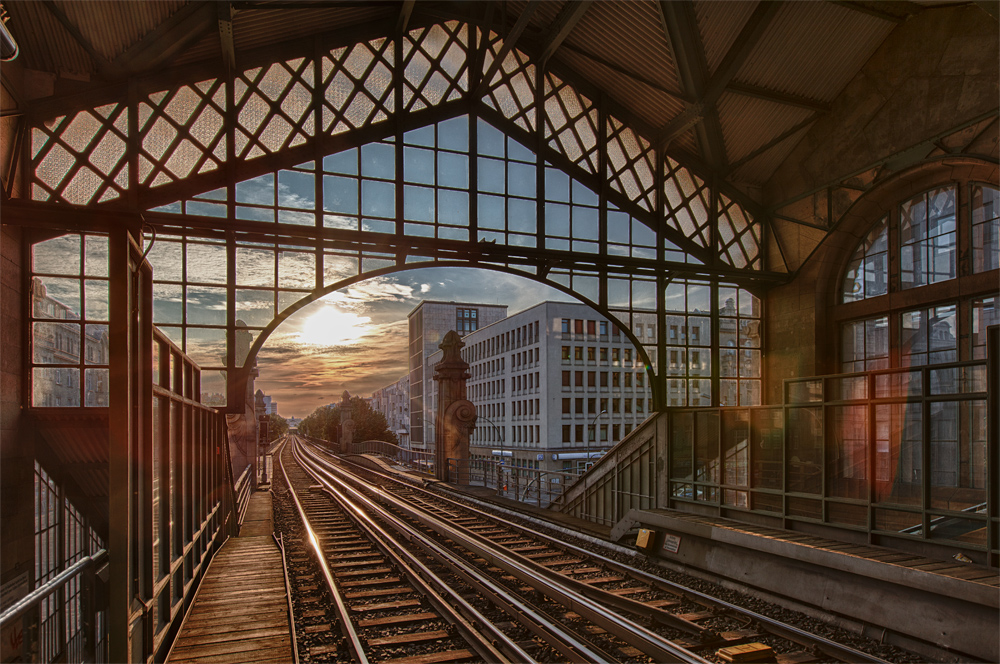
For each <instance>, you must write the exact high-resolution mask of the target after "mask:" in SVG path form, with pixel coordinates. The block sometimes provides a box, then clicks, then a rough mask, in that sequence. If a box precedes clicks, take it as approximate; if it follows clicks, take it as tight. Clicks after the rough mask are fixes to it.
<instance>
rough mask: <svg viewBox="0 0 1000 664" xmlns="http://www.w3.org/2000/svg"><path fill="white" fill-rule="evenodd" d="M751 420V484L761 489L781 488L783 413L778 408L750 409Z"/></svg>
mask: <svg viewBox="0 0 1000 664" xmlns="http://www.w3.org/2000/svg"><path fill="white" fill-rule="evenodd" d="M751 416H752V420H753V430H752V433H751V435H752V441H753V450H754V453H753V456H752V461H753V478H752V481H753V486H754V487H756V488H761V489H778V490H780V489H781V488H782V472H781V455H782V448H783V429H784V427H783V419H784V418H783V415H782V411H781V409H780V408H775V409H773V410H764V409H757V410H753V411H751Z"/></svg>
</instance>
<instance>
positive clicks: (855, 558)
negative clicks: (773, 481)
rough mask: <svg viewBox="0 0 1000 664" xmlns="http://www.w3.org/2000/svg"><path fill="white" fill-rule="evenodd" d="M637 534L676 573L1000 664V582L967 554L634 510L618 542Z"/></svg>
mask: <svg viewBox="0 0 1000 664" xmlns="http://www.w3.org/2000/svg"><path fill="white" fill-rule="evenodd" d="M636 529H645V530H647V531H648V533H646V534H645V537H639V538H638V539H639V540H640V541H642V540H644V539H645V540H646V542H647V545H646V546H645V547H642V548H641V550H643V551H644V552H645V553H646V554H647V555H648V556H650V557H651V558H652V559H654V560H659V561H661V562H663V563H665V564H666V565H667V566H669V567H673V568H678V569H679V568H683V569H684V570H685V571H688V570H691V569H695V570H700V571H703V572H706V573H708V574H711V575H712V576H716V575H717V576H721V577H723V578H726V579H730V580H732V581H734V582H737V583H739V584H740V585H747V586H750V587H752V588H757V589H759V590H761V591H763V592H764V593H765V594H773V595H777V596H781V597H784V598H790V599H792V600H794V601H796V602H798V603H800V604H801V605H802V606H803V607H807V608H809V607H811V608H814V609H817V610H818V611H819V612H820V613H823V614H834V615H837V616H841V617H842V618H843V619H844V621H845V622H846V623H852V622H853V623H854V625H853V626H854V627H856V628H859V629H860V631H862V632H864V633H867V635H868V636H872V637H874V638H881V639H883V640H891V638H892V637H891V635H890V634H889V633H890V632H896V633H898V634H901V635H905V638H908V639H910V638H912V639H916V640H919V641H924V642H929V643H933V644H937V645H943V646H946V647H949V648H953V649H954V650H956V651H957V652H961V653H967V654H970V655H975V656H977V657H979V658H981V659H983V661H989V662H996V661H1000V652H998V643H997V639H996V626H997V620H998V618H1000V574H998V572H997V570H996V569H993V568H989V567H986V566H983V565H976V564H973V563H970V562H965V561H963V560H962V559H961V557H960V555H959V554H956V557H954V558H949V559H944V560H942V559H940V558H939V559H933V558H928V557H926V556H922V555H918V554H915V553H908V552H906V551H902V550H900V549H889V548H883V547H878V546H869V545H864V544H855V543H850V542H844V541H839V540H833V539H828V538H825V537H819V536H815V535H811V534H809V533H804V532H799V531H792V530H781V529H777V528H770V527H766V526H759V525H754V524H747V523H743V522H738V521H733V520H730V519H725V518H721V517H715V516H706V515H699V514H692V513H689V512H682V511H678V510H630V511H629V512H628V513H627V514H626V515H625V517H624V518H623V519H621V520H620V521H619V522H618V523H617V524H615V526H614V527H613V528H612V529H611V532H610V539H611V540H613V541H617V540H619V539H621V538H623V537H625V536H626V535H629V534H631V533H634V532H636ZM956 618H958V619H956ZM874 626H878V627H877V628H876V627H874ZM899 645H904V643H899ZM905 647H912V644H911V643H908V642H907V643H906V644H905Z"/></svg>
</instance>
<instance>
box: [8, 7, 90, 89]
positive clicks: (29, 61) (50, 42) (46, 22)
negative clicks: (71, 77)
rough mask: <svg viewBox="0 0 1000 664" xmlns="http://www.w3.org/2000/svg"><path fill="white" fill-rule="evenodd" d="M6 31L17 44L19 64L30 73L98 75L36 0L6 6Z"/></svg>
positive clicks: (55, 20)
mask: <svg viewBox="0 0 1000 664" xmlns="http://www.w3.org/2000/svg"><path fill="white" fill-rule="evenodd" d="M4 7H5V8H6V9H7V11H8V13H9V14H10V22H8V23H7V29H8V30H10V32H11V34H12V35H14V39H15V41H17V44H18V49H19V50H18V61H19V62H20V63H21V64H22V65H23V66H24V67H26V68H27V69H37V70H39V71H47V72H61V73H69V74H77V75H79V74H87V75H90V74H93V73H95V72H96V71H97V68H96V67H95V66H94V62H93V60H91V58H90V55H88V54H87V51H86V50H84V48H83V47H82V46H80V43H79V42H78V41H76V39H74V38H73V35H71V34H70V33H69V31H67V30H66V28H64V27H63V25H62V24H61V23H60V22H59V21H58V20H57V19H56V17H55V16H54V15H53V14H52V12H50V11H49V10H48V9H47V8H46V7H45V5H44V4H42V3H41V2H37V1H36V0H27V1H25V2H13V3H11V2H8V3H6V4H4Z"/></svg>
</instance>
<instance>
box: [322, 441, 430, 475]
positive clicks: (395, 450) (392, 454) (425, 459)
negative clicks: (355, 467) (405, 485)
mask: <svg viewBox="0 0 1000 664" xmlns="http://www.w3.org/2000/svg"><path fill="white" fill-rule="evenodd" d="M341 454H377V455H379V456H383V457H386V458H389V459H392V460H393V461H395V462H396V463H399V464H401V465H404V466H408V467H410V468H413V469H415V470H419V471H422V472H426V473H431V474H433V473H434V454H433V453H431V452H420V451H417V450H410V449H407V448H405V447H400V446H399V445H394V444H393V443H387V442H385V441H382V440H366V441H362V442H357V443H351V444H350V445H348V446H346V449H341Z"/></svg>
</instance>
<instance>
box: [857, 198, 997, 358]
mask: <svg viewBox="0 0 1000 664" xmlns="http://www.w3.org/2000/svg"><path fill="white" fill-rule="evenodd" d="M998 201H1000V190H998V189H997V188H996V187H994V186H991V185H986V184H981V183H976V182H958V183H952V184H948V185H943V186H939V187H935V188H932V189H929V190H927V191H925V192H923V193H920V194H918V195H916V196H911V197H909V198H906V199H904V200H903V201H901V202H899V203H898V204H897V205H894V206H892V205H891V206H887V207H889V208H890V210H891V212H890V213H889V214H888V215H886V216H884V217H882V218H880V219H879V220H878V221H877V222H876V223H875V224H874V225H873V226H872V227H871V228H870V229H869V230H868V231H867V232H866V233H865V235H864V237H863V238H862V240H861V242H860V243H859V244H858V245H857V247H856V248H855V250H854V252H853V254H852V255H851V258H850V260H849V261H848V263H847V266H846V269H845V272H844V276H843V279H842V281H841V282H840V283H841V284H842V287H841V290H840V299H839V302H840V305H841V306H840V308H839V310H838V311H839V312H840V313H839V314H838V315H837V318H839V319H840V320H841V323H840V341H839V353H840V369H841V371H844V372H858V371H872V370H878V369H885V368H890V367H907V366H920V365H925V364H941V363H949V362H957V361H960V360H973V359H981V358H982V357H985V347H984V346H983V344H984V343H985V332H986V328H987V327H988V326H989V325H994V324H997V310H996V301H997V295H998V289H997V285H996V284H997V281H996V280H988V279H983V278H982V277H977V276H976V275H978V274H980V273H983V272H988V271H991V270H997V269H998V267H1000V245H998V239H1000V237H998V233H997V225H998V223H1000V222H998V210H997V206H998ZM883 209H884V208H883ZM964 251H967V252H968V254H969V255H970V256H971V260H968V261H965V262H963V261H960V260H959V254H960V253H963V252H964ZM953 280H954V281H956V284H955V288H949V289H948V293H949V294H950V293H966V294H968V295H967V296H966V297H964V298H962V299H959V300H950V301H948V300H945V301H944V302H942V301H941V299H942V294H944V292H943V291H941V289H940V288H936V289H935V288H930V287H931V286H933V285H934V284H938V283H942V282H948V281H953ZM904 291H905V292H906V293H907V295H906V297H905V298H902V297H898V296H894V294H895V293H902V292H904ZM977 291H978V292H977ZM862 301H863V302H862ZM897 303H898V304H897ZM856 310H857V311H859V313H860V314H861V315H858V316H857V317H854V316H851V315H849V314H850V312H853V311H856ZM963 339H969V342H968V343H965V342H963Z"/></svg>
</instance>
